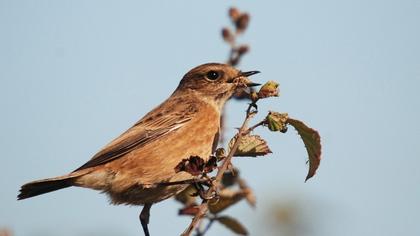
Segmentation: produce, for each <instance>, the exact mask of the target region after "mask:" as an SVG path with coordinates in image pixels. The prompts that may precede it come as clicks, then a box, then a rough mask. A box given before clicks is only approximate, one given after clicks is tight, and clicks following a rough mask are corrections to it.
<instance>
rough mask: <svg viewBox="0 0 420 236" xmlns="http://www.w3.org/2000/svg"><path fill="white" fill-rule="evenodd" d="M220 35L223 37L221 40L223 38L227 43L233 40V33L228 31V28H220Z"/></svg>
mask: <svg viewBox="0 0 420 236" xmlns="http://www.w3.org/2000/svg"><path fill="white" fill-rule="evenodd" d="M222 37H223V40H225V41H226V42H228V43H231V42H233V34H232V33H231V32H230V30H229V29H228V28H223V29H222Z"/></svg>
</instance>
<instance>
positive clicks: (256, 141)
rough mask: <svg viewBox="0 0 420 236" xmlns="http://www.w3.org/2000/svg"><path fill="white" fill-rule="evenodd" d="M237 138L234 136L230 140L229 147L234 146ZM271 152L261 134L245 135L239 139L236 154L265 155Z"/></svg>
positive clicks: (248, 155)
mask: <svg viewBox="0 0 420 236" xmlns="http://www.w3.org/2000/svg"><path fill="white" fill-rule="evenodd" d="M235 140H236V138H232V139H231V140H230V142H229V149H231V148H232V147H233V144H234V143H235ZM269 153H271V150H270V148H269V147H268V145H267V142H266V141H265V140H264V139H262V138H261V137H260V136H259V135H245V136H243V137H242V138H241V139H240V141H239V146H238V148H237V149H236V152H235V154H233V155H234V156H247V157H256V156H264V155H267V154H269Z"/></svg>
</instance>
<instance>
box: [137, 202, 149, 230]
mask: <svg viewBox="0 0 420 236" xmlns="http://www.w3.org/2000/svg"><path fill="white" fill-rule="evenodd" d="M151 207H152V204H151V203H146V204H144V206H143V210H141V213H140V216H139V218H140V223H141V226H142V227H143V232H144V235H145V236H150V234H149V228H148V227H147V225H148V224H149V217H150V208H151Z"/></svg>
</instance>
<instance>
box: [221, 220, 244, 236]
mask: <svg viewBox="0 0 420 236" xmlns="http://www.w3.org/2000/svg"><path fill="white" fill-rule="evenodd" d="M216 220H217V221H219V222H220V223H221V224H222V225H224V226H226V227H227V228H228V229H230V230H232V231H233V232H235V233H237V234H239V235H248V230H247V229H246V228H245V227H244V226H243V225H242V224H241V223H240V222H239V221H238V220H236V219H235V218H232V217H230V216H220V217H217V218H216Z"/></svg>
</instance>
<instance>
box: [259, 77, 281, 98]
mask: <svg viewBox="0 0 420 236" xmlns="http://www.w3.org/2000/svg"><path fill="white" fill-rule="evenodd" d="M278 96H279V84H278V83H277V82H276V81H273V80H270V81H268V82H267V83H265V84H264V85H263V86H262V87H261V89H260V91H258V98H267V97H278Z"/></svg>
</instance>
